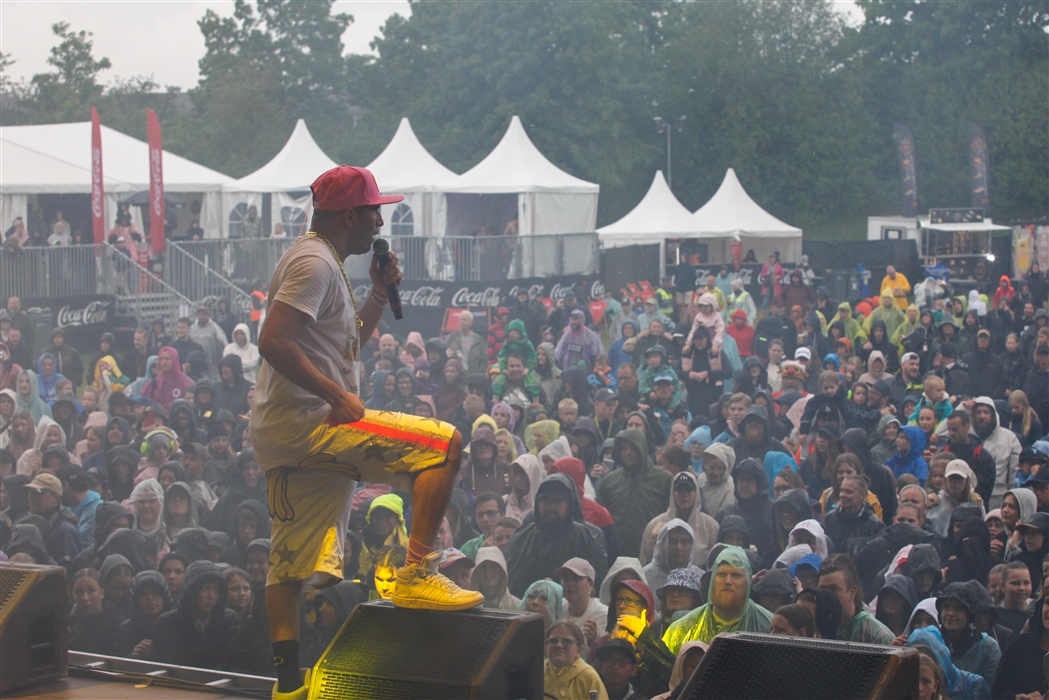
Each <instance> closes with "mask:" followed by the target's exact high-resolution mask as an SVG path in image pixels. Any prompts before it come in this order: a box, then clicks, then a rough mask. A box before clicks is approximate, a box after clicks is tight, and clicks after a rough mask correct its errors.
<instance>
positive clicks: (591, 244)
mask: <svg viewBox="0 0 1049 700" xmlns="http://www.w3.org/2000/svg"><path fill="white" fill-rule="evenodd" d="M294 240H295V239H294V238H270V239H249V240H244V239H238V240H230V239H216V240H207V241H191V242H183V243H178V244H172V246H174V247H177V248H178V249H180V250H181V251H184V252H186V253H188V254H189V255H191V256H193V257H194V258H196V259H197V260H199V261H201V262H202V263H203V264H204V266H206V267H207V268H208V269H210V270H212V271H213V272H215V273H216V274H218V275H220V276H222V277H224V278H226V279H228V280H230V281H232V282H233V283H234V284H237V285H241V286H242V287H253V286H255V285H257V284H259V283H262V282H268V281H269V278H270V276H271V275H272V274H273V270H274V268H275V267H276V266H277V261H278V260H280V256H281V255H283V254H284V251H285V250H287V249H288V247H289V246H290V245H291V244H292V243H293V242H294ZM389 241H390V249H391V250H393V251H394V252H395V253H396V254H397V256H398V258H400V261H401V269H403V270H404V276H405V279H409V280H435V281H480V282H484V281H496V280H507V279H522V278H526V277H550V276H561V275H586V274H593V273H596V272H597V271H598V270H599V269H600V267H601V251H600V245H599V242H598V237H597V235H596V234H592V233H578V234H566V235H560V236H520V237H503V236H491V237H482V238H476V237H470V236H435V237H428V236H390V237H389ZM369 262H370V258H369V257H368V256H354V257H351V258H350V259H349V260H347V262H346V272H347V274H349V276H350V277H351V278H354V279H363V278H366V277H367V276H368V264H369ZM176 286H179V285H178V284H176ZM179 288H180V289H187V288H184V287H179ZM193 289H196V287H193ZM191 296H192V295H191Z"/></svg>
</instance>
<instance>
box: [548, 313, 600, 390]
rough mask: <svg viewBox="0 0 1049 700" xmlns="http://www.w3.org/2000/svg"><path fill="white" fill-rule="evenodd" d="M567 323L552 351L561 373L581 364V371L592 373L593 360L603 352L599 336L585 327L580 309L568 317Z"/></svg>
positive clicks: (584, 317)
mask: <svg viewBox="0 0 1049 700" xmlns="http://www.w3.org/2000/svg"><path fill="white" fill-rule="evenodd" d="M568 323H569V326H568V328H566V329H565V332H564V335H562V336H561V340H560V341H558V343H557V348H556V349H555V350H554V358H555V359H556V360H557V363H558V365H560V367H561V371H563V372H567V371H568V370H570V369H572V368H574V367H576V366H577V363H579V362H582V363H583V370H584V371H585V372H586V373H587V374H590V373H591V372H592V371H594V358H595V357H597V356H598V355H601V354H603V353H604V351H605V350H604V346H603V345H602V344H601V336H599V335H598V334H597V333H595V332H594V331H592V330H590V329H589V328H587V327H586V316H585V315H584V314H583V311H582V310H581V309H575V310H573V311H572V313H570V314H569V315H568Z"/></svg>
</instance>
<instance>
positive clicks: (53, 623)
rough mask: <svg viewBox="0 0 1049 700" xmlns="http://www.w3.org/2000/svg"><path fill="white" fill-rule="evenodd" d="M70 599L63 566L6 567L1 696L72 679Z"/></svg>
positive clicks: (0, 604)
mask: <svg viewBox="0 0 1049 700" xmlns="http://www.w3.org/2000/svg"><path fill="white" fill-rule="evenodd" d="M68 601H69V591H68V589H67V588H66V570H65V569H63V568H62V567H60V566H37V565H35V564H11V563H8V562H4V563H3V564H0V695H3V694H5V693H9V692H11V691H12V690H15V689H17V688H24V687H26V686H29V685H36V684H38V683H49V682H51V681H53V680H55V679H56V678H59V677H61V676H64V675H66V664H67V662H68V654H69V627H68V623H69V610H68V608H67V607H66V606H67V605H68V604H69V603H68Z"/></svg>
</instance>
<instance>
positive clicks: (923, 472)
mask: <svg viewBox="0 0 1049 700" xmlns="http://www.w3.org/2000/svg"><path fill="white" fill-rule="evenodd" d="M925 442H926V440H925V433H924V432H922V429H921V428H919V427H918V426H916V425H905V426H903V428H901V429H900V432H899V434H898V435H897V436H896V454H894V455H893V456H892V457H890V458H889V460H888V461H887V462H886V463H885V466H887V467H888V468H889V469H891V470H892V473H893V475H894V476H895V477H896V478H897V479H899V478H900V477H901V476H903V475H904V474H913V475H914V476H915V477H917V479H918V483H919V484H921V485H922V486H925V478H926V477H927V476H928V475H929V465H928V464H927V463H926V461H925V458H924V457H922V451H923V450H924V449H925Z"/></svg>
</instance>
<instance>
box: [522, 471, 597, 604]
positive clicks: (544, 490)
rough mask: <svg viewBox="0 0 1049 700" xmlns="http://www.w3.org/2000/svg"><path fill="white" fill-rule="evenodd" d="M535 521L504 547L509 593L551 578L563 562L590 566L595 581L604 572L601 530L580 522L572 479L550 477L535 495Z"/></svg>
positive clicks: (554, 475)
mask: <svg viewBox="0 0 1049 700" xmlns="http://www.w3.org/2000/svg"><path fill="white" fill-rule="evenodd" d="M535 503H536V507H535V508H536V509H535V519H534V521H533V522H531V523H528V524H527V525H525V526H524V527H522V528H520V529H519V530H517V531H516V532H515V533H514V534H513V537H511V538H510V542H509V543H508V544H507V545H506V549H505V550H504V555H505V556H506V560H507V564H508V570H509V586H510V592H511V593H513V594H515V595H517V594H523V593H524V591H525V590H526V589H527V587H528V586H529V585H531V584H532V583H533V582H535V581H538V580H541V579H544V578H548V577H553V574H554V572H555V571H557V569H559V568H560V567H561V566H562V565H563V564H564V563H565V562H566V561H568V560H569V559H572V558H573V557H580V558H582V559H585V560H587V561H588V562H590V565H591V566H592V567H594V571H595V572H596V574H597V580H598V581H601V580H603V579H604V575H605V572H606V571H608V558H607V554H606V550H605V541H604V536H603V535H602V533H601V530H600V529H598V528H597V527H595V526H594V525H591V524H589V523H587V522H585V520H584V519H583V507H582V504H581V503H580V500H579V493H578V491H577V490H576V485H575V483H573V481H572V479H571V478H570V477H568V476H567V475H566V474H552V475H550V476H548V477H546V479H544V480H543V482H542V483H541V484H540V485H539V490H538V491H537V492H536V495H535Z"/></svg>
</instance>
